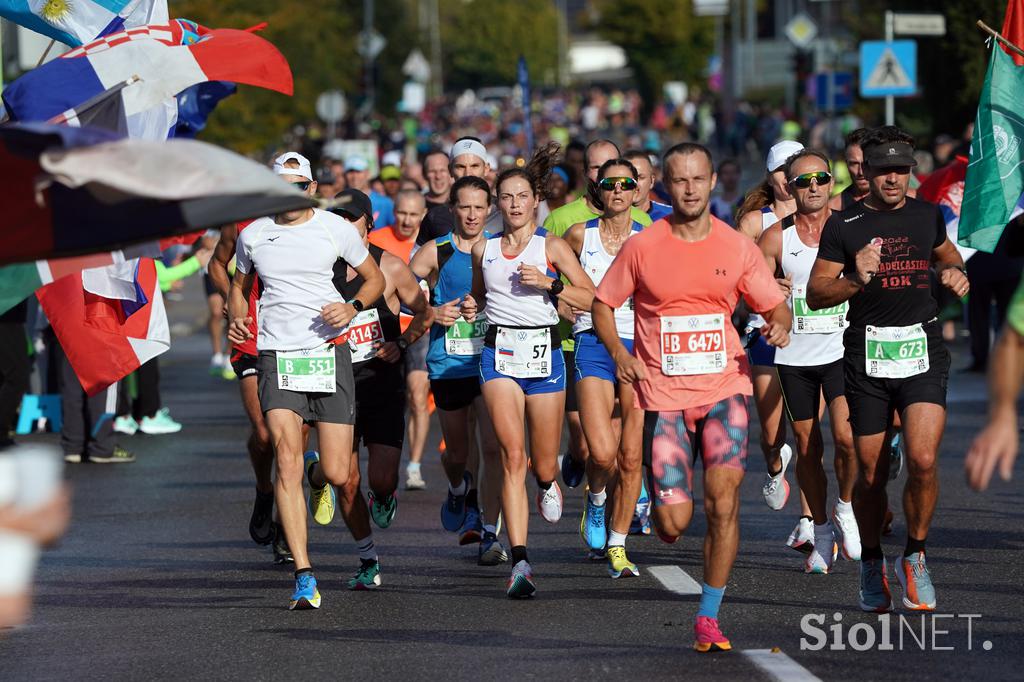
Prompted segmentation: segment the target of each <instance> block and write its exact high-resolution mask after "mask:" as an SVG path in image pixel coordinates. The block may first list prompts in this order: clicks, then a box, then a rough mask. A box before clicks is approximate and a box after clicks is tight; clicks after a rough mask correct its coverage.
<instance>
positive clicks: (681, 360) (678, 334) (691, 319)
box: [661, 313, 729, 376]
mask: <svg viewBox="0 0 1024 682" xmlns="http://www.w3.org/2000/svg"><path fill="white" fill-rule="evenodd" d="M725 323H726V317H725V315H723V314H721V313H715V314H713V315H672V316H664V317H662V318H661V371H662V372H663V373H664V374H665V375H667V376H687V375H694V374H719V373H721V372H724V371H725V366H726V365H727V364H728V361H729V358H728V355H727V353H726V349H725Z"/></svg>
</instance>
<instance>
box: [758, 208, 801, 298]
mask: <svg viewBox="0 0 1024 682" xmlns="http://www.w3.org/2000/svg"><path fill="white" fill-rule="evenodd" d="M757 246H758V247H759V248H760V249H761V255H763V256H764V260H765V262H766V263H768V269H769V270H771V271H772V275H773V276H775V281H776V282H778V284H779V287H781V288H782V293H784V294H785V295H786V298H789V297H790V295H792V293H793V278H792V277H790V276H789V275H787V274H786V273H784V272H783V271H782V223H781V222H778V223H775V224H774V225H772V226H771V227H769V228H768V229H767V230H765V231H764V232H762V233H761V236H760V237H758V239H757Z"/></svg>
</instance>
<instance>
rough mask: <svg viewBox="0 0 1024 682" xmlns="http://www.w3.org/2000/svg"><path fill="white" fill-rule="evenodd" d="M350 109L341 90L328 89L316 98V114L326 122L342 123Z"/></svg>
mask: <svg viewBox="0 0 1024 682" xmlns="http://www.w3.org/2000/svg"><path fill="white" fill-rule="evenodd" d="M347 111H348V102H346V101H345V95H344V93H342V92H341V90H328V91H327V92H323V93H321V94H320V96H319V97H317V98H316V115H317V116H319V117H320V120H321V121H323V122H324V123H332V124H333V123H340V122H341V121H342V120H343V119H344V118H345V113H346V112H347Z"/></svg>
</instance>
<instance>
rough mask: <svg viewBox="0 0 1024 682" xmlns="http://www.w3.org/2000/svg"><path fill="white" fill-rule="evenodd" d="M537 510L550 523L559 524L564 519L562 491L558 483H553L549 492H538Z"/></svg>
mask: <svg viewBox="0 0 1024 682" xmlns="http://www.w3.org/2000/svg"><path fill="white" fill-rule="evenodd" d="M537 510H538V511H540V516H541V518H542V519H544V520H545V521H547V522H548V523H558V520H559V519H560V518H562V491H561V490H560V489H559V488H558V481H552V482H551V487H550V488H548V489H547V490H543V489H541V490H538V491H537Z"/></svg>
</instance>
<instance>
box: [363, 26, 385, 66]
mask: <svg viewBox="0 0 1024 682" xmlns="http://www.w3.org/2000/svg"><path fill="white" fill-rule="evenodd" d="M387 44H388V41H387V40H386V39H385V38H384V36H382V35H381V34H380V33H378V32H377V30H376V29H372V28H371V29H368V30H365V31H360V32H359V37H358V39H357V40H356V52H358V53H359V55H360V56H361V57H362V58H363V59H369V60H370V61H373V60H374V59H376V58H377V55H379V54H380V53H381V51H382V50H383V49H384V46H385V45H387Z"/></svg>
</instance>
